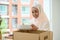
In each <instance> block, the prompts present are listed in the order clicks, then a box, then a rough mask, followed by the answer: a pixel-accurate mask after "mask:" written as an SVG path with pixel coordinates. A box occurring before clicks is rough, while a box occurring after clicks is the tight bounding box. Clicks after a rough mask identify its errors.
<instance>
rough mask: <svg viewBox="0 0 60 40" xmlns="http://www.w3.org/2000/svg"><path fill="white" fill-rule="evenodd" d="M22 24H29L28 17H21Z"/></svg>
mask: <svg viewBox="0 0 60 40" xmlns="http://www.w3.org/2000/svg"><path fill="white" fill-rule="evenodd" d="M22 24H25V25H30V24H31V20H30V18H22Z"/></svg>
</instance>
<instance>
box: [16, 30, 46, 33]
mask: <svg viewBox="0 0 60 40" xmlns="http://www.w3.org/2000/svg"><path fill="white" fill-rule="evenodd" d="M16 32H22V33H35V34H39V33H43V32H46V31H42V30H36V31H33V30H19V31H16Z"/></svg>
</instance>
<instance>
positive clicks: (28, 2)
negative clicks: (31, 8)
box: [21, 0, 30, 4]
mask: <svg viewBox="0 0 60 40" xmlns="http://www.w3.org/2000/svg"><path fill="white" fill-rule="evenodd" d="M21 3H22V4H30V0H21Z"/></svg>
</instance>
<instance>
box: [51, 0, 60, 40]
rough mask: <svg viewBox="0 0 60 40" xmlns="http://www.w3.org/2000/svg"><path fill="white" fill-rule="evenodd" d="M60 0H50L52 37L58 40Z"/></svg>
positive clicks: (59, 34) (59, 37)
mask: <svg viewBox="0 0 60 40" xmlns="http://www.w3.org/2000/svg"><path fill="white" fill-rule="evenodd" d="M59 3H60V0H52V27H53V37H54V38H53V39H54V40H60V4H59Z"/></svg>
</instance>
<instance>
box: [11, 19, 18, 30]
mask: <svg viewBox="0 0 60 40" xmlns="http://www.w3.org/2000/svg"><path fill="white" fill-rule="evenodd" d="M12 28H13V29H16V28H17V18H13V19H12Z"/></svg>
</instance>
